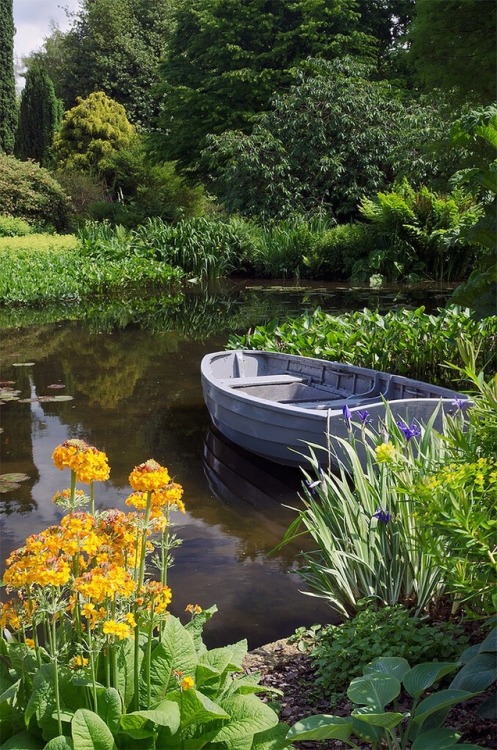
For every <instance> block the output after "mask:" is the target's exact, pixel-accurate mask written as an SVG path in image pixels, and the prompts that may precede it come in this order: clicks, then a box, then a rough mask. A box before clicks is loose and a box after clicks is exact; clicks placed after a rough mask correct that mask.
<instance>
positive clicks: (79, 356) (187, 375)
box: [0, 284, 448, 648]
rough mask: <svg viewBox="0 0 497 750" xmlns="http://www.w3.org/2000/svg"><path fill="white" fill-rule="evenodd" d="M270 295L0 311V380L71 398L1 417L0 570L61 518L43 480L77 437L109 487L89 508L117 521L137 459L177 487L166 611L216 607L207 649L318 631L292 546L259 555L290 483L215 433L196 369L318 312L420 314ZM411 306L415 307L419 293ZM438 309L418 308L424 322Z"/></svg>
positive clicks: (289, 516) (292, 489)
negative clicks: (107, 510)
mask: <svg viewBox="0 0 497 750" xmlns="http://www.w3.org/2000/svg"><path fill="white" fill-rule="evenodd" d="M267 287H268V285H266V288H265V287H264V286H261V285H259V284H254V285H252V288H247V285H246V284H244V285H239V286H235V287H230V288H229V289H228V290H224V291H222V292H221V291H219V290H217V291H216V292H211V293H210V294H208V295H202V294H189V295H187V296H186V297H185V298H182V299H181V300H176V302H175V303H174V304H171V303H170V301H168V300H166V299H154V300H140V301H137V300H134V301H132V302H131V301H121V302H120V303H112V304H110V305H106V306H101V305H100V306H98V305H97V306H93V307H87V308H85V309H84V310H82V309H77V308H71V309H68V311H66V312H64V311H62V312H61V310H60V309H59V311H54V310H44V311H39V312H37V313H36V314H35V315H34V316H33V315H32V316H31V318H29V317H28V316H27V315H26V314H25V313H19V312H14V311H5V310H4V311H2V313H1V314H0V336H1V339H0V362H1V370H0V380H2V381H14V382H15V386H14V387H15V388H17V389H19V390H20V391H21V399H30V398H31V399H36V398H37V397H40V396H46V395H60V394H65V395H69V396H72V397H73V399H72V400H68V401H60V402H59V401H56V402H43V401H38V400H31V401H27V402H25V403H21V402H19V401H12V402H7V403H5V404H3V405H2V406H1V409H0V416H1V419H2V432H1V434H0V457H1V464H0V473H2V474H3V473H7V472H24V473H26V474H28V475H29V481H26V482H24V483H22V484H21V486H20V487H19V488H18V489H16V490H13V491H11V492H7V493H4V494H0V534H1V536H0V539H1V555H0V558H1V560H0V565H3V561H4V559H5V558H6V557H7V556H8V554H9V553H10V551H11V550H12V549H15V548H16V547H18V546H20V545H22V543H23V541H24V539H25V537H26V536H28V535H29V534H32V533H35V532H38V531H41V530H42V529H44V528H46V527H47V526H48V525H50V524H52V523H54V522H56V521H57V520H58V518H60V512H59V511H58V510H57V509H56V508H55V507H54V506H53V505H52V502H51V498H52V497H53V495H54V493H55V491H56V490H58V489H63V488H65V487H66V486H67V485H68V481H69V477H68V472H60V471H58V470H57V469H56V468H54V466H53V464H52V460H51V455H52V452H53V449H54V448H55V446H56V445H58V444H59V443H61V442H63V441H64V440H66V439H68V438H72V437H79V438H83V439H85V440H87V441H88V442H89V443H90V444H92V445H95V446H97V447H98V448H99V449H100V450H103V451H105V452H106V453H107V455H108V458H109V463H110V466H111V477H110V480H109V481H108V482H106V483H104V484H101V485H98V486H97V491H96V496H97V506H99V507H101V508H104V507H118V508H120V509H122V510H126V506H125V505H124V500H125V498H126V497H127V495H128V494H129V492H130V488H129V486H128V476H129V473H130V471H131V470H132V468H133V467H134V466H135V465H136V464H138V463H141V462H142V461H145V460H147V459H148V458H155V459H156V460H157V461H159V462H160V463H161V464H163V465H165V466H167V467H168V469H169V471H170V473H171V474H172V475H173V476H174V477H175V479H176V481H178V482H179V483H180V484H182V485H183V487H184V490H185V494H184V500H185V504H186V508H187V513H186V515H184V516H183V515H180V514H178V516H177V518H176V519H175V521H176V527H175V531H176V532H177V534H178V536H179V537H180V538H181V539H182V540H183V545H182V546H181V547H180V548H179V549H178V550H177V551H176V554H175V566H174V567H173V569H172V571H171V574H170V584H171V587H172V589H173V606H172V611H173V613H174V614H177V615H180V616H181V614H182V612H183V611H184V608H185V606H186V605H187V604H188V603H198V604H200V605H201V606H203V607H209V606H211V605H212V604H217V606H218V608H219V612H218V614H217V615H216V616H215V617H214V618H213V620H212V621H211V623H209V625H208V629H207V632H206V640H207V641H208V643H209V645H211V646H214V645H222V644H225V643H228V642H231V641H233V640H237V639H240V638H242V637H247V638H248V641H249V646H250V647H251V648H253V647H256V646H257V645H260V644H262V643H266V642H269V641H272V640H275V639H277V638H280V637H284V636H287V635H289V634H291V633H292V632H293V631H294V630H295V628H296V627H298V626H300V625H310V624H312V623H314V622H328V621H330V619H331V611H330V610H329V608H328V607H327V606H326V605H325V604H324V603H323V602H321V601H320V600H317V599H315V598H312V597H309V596H305V595H304V594H302V593H300V591H299V589H303V583H302V580H301V579H300V577H299V576H298V574H297V573H296V569H297V562H298V553H299V550H300V548H301V544H300V543H299V546H297V545H292V546H287V547H286V548H284V549H283V550H282V551H280V552H278V553H277V554H272V555H269V553H270V551H271V550H272V549H273V548H274V547H275V545H277V544H278V543H279V542H280V540H281V538H282V536H283V533H284V531H285V529H286V528H287V526H288V524H289V523H290V522H291V521H292V520H293V519H294V517H295V511H293V510H290V509H288V508H287V507H285V506H286V505H290V506H293V507H297V506H298V492H299V489H300V484H301V475H300V473H299V472H298V471H297V470H289V469H287V468H283V467H279V466H276V465H273V464H270V463H267V462H264V461H261V460H255V458H254V457H251V456H250V455H248V454H245V453H243V452H241V451H239V450H237V449H236V448H234V447H233V446H230V445H228V444H226V443H225V442H223V441H222V440H221V439H220V438H219V437H218V436H216V435H215V434H214V433H213V432H212V430H211V429H210V425H209V417H208V414H207V411H206V409H205V406H204V403H203V400H202V393H201V388H200V378H199V366H200V360H201V358H202V356H203V355H204V354H206V353H207V352H209V351H214V350H218V349H222V348H224V347H225V344H226V342H227V340H228V337H229V334H230V333H234V332H240V333H244V332H245V331H246V330H247V329H248V328H249V327H250V326H253V325H256V324H257V323H261V324H263V323H265V322H267V321H268V320H270V319H271V318H274V317H284V316H288V315H295V314H298V313H300V312H303V311H304V310H305V309H311V308H312V307H315V306H317V305H320V306H321V307H322V308H323V309H329V310H330V311H333V312H337V311H340V310H346V309H360V308H362V307H365V306H369V307H379V308H380V309H382V308H383V311H384V310H385V309H388V308H389V307H392V306H394V305H398V304H400V305H407V304H409V305H412V304H415V305H418V304H421V302H422V301H423V300H421V301H420V299H416V297H415V296H414V297H413V295H412V293H411V294H410V295H407V296H406V294H405V293H404V292H402V293H400V296H399V293H396V292H395V291H393V290H387V291H386V292H383V293H382V294H380V295H379V294H378V293H372V292H371V291H370V290H363V291H362V292H361V291H359V290H356V291H354V292H353V291H352V290H350V289H347V288H345V287H337V286H333V285H328V286H327V287H317V285H315V286H313V287H311V286H309V287H306V288H305V289H300V290H294V289H292V288H289V287H288V286H287V287H286V288H284V287H283V288H279V289H274V288H273V289H268V288H267ZM419 294H420V295H423V297H424V299H426V292H425V291H423V290H420V292H419ZM447 295H448V291H445V290H439V291H438V292H435V293H431V294H430V300H431V307H436V306H441V305H443V304H444V302H445V301H446V299H447ZM47 321H48V322H47ZM26 363H32V364H26ZM52 386H59V387H58V388H53V387H52ZM60 386H63V388H61V387H60ZM0 572H3V568H0Z"/></svg>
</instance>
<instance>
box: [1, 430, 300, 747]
mask: <svg viewBox="0 0 497 750" xmlns="http://www.w3.org/2000/svg"><path fill="white" fill-rule="evenodd" d="M53 460H54V463H55V465H56V466H57V468H59V469H64V468H70V469H71V486H70V488H69V489H67V490H62V491H60V492H58V493H57V494H56V496H55V498H54V501H55V502H56V503H57V504H58V505H60V506H61V507H62V508H65V509H66V510H68V511H69V512H68V513H67V514H66V515H64V516H63V517H62V519H61V521H60V523H59V524H57V525H55V526H51V527H49V528H48V529H46V530H45V531H43V532H41V533H39V534H34V535H32V536H30V537H28V538H27V539H26V544H25V546H24V547H21V548H20V549H18V550H15V551H14V552H13V553H12V554H11V556H10V557H9V559H8V560H7V565H6V571H5V575H4V580H3V583H4V585H5V586H6V589H7V592H8V593H9V594H12V598H11V599H10V600H8V601H7V602H5V603H4V604H3V605H2V607H1V610H0V626H1V627H2V630H3V633H4V636H3V637H1V638H0V656H1V659H0V736H1V738H2V744H1V745H0V748H1V750H38V749H40V750H41V749H42V748H44V749H45V750H89V749H90V748H93V749H94V750H119V749H122V750H129V748H130V747H133V748H137V750H138V748H144V750H145V749H146V750H152V749H153V748H161V750H162V749H164V750H165V749H166V748H171V750H178V748H190V749H191V750H196V749H197V748H198V749H199V750H200V748H203V747H206V746H209V747H211V746H215V747H216V748H219V750H223V749H224V750H229V749H230V748H231V749H232V750H239V749H240V748H247V750H248V749H249V748H254V750H255V748H258V749H259V750H263V748H264V747H268V745H266V744H265V743H266V742H273V741H274V742H276V741H277V742H279V743H280V746H281V743H282V736H283V735H284V734H285V732H286V728H285V727H280V726H279V725H278V717H277V715H276V713H275V712H274V711H273V710H272V708H270V707H269V706H268V705H267V704H265V703H263V702H262V701H261V700H260V699H259V698H258V697H257V695H256V694H257V693H258V692H261V690H262V688H261V687H260V686H259V684H258V680H259V675H258V674H250V675H248V674H245V673H244V671H243V660H244V657H245V655H246V652H247V644H246V642H245V641H241V642H239V643H236V644H233V645H230V646H226V647H224V648H217V649H212V650H208V649H207V648H206V647H205V645H204V643H203V641H202V628H203V625H204V623H205V622H206V621H207V620H208V619H209V618H210V617H211V615H212V614H213V612H214V611H215V607H214V608H211V609H210V610H206V611H203V610H202V608H201V607H200V606H199V605H193V604H192V605H188V606H187V608H186V609H187V611H189V612H190V613H191V617H192V619H191V620H190V622H188V623H187V624H186V625H183V624H182V623H181V622H180V620H179V619H178V618H176V617H173V616H172V615H171V614H169V613H168V605H169V603H170V601H171V596H172V594H171V590H170V588H169V586H168V583H167V576H168V569H169V567H170V565H171V561H172V554H173V550H174V548H175V547H176V546H177V545H178V543H179V540H178V539H176V537H175V535H174V533H173V531H172V528H171V525H172V520H171V514H172V511H178V510H179V511H183V512H184V510H185V509H184V504H183V501H182V500H181V497H182V492H183V490H182V487H181V486H180V485H178V484H177V483H175V482H173V481H172V480H171V478H170V476H169V473H168V471H167V469H166V468H165V467H162V466H160V464H158V463H157V462H156V461H154V460H152V459H150V460H149V461H146V462H145V463H143V464H140V465H139V466H137V467H135V469H134V470H133V471H132V472H131V474H130V477H129V482H130V485H131V487H132V489H133V492H132V494H131V495H130V496H129V497H128V499H127V501H126V504H127V505H131V506H132V507H133V508H134V509H135V510H133V511H132V512H130V513H128V514H126V513H123V512H121V511H119V510H117V509H110V510H106V511H103V512H96V510H95V497H94V482H95V481H105V480H106V479H107V478H108V476H109V466H108V464H107V457H106V455H105V453H103V452H101V451H98V450H97V449H96V448H94V447H93V446H89V445H88V444H87V443H85V442H84V441H82V440H78V439H72V440H68V441H66V442H65V443H63V444H61V445H60V446H57V448H56V449H55V451H54V454H53ZM77 482H82V483H83V484H87V485H89V494H88V495H86V494H85V493H84V492H83V491H82V490H80V489H76V485H77ZM85 504H89V506H90V508H89V512H84V511H83V510H81V509H80V506H83V505H85ZM152 566H153V567H155V568H156V571H155V575H154V574H153V573H152V571H151V570H150V568H151V567H152ZM271 747H275V745H274V744H273V745H271Z"/></svg>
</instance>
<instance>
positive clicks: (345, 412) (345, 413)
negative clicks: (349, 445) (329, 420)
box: [342, 404, 352, 430]
mask: <svg viewBox="0 0 497 750" xmlns="http://www.w3.org/2000/svg"><path fill="white" fill-rule="evenodd" d="M342 414H343V418H344V419H345V423H346V425H347V429H348V430H350V420H351V417H352V412H351V411H350V409H349V407H348V406H347V404H344V405H343V408H342Z"/></svg>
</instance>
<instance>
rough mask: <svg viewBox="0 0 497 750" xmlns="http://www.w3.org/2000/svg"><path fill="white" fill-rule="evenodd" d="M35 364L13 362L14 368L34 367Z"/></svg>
mask: <svg viewBox="0 0 497 750" xmlns="http://www.w3.org/2000/svg"><path fill="white" fill-rule="evenodd" d="M34 364H35V362H13V363H12V367H32V366H33V365H34Z"/></svg>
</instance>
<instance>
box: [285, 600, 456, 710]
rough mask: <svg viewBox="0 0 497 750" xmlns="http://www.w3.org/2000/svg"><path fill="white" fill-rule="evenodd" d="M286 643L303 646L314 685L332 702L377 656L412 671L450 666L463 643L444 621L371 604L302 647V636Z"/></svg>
mask: <svg viewBox="0 0 497 750" xmlns="http://www.w3.org/2000/svg"><path fill="white" fill-rule="evenodd" d="M302 638H303V639H304V640H303V641H302ZM291 640H293V641H294V642H295V641H301V642H303V644H304V647H306V648H307V650H309V651H310V657H311V662H312V665H313V667H314V669H315V672H316V685H317V686H319V688H320V689H321V690H323V691H326V694H327V695H330V696H331V697H332V698H333V697H334V696H337V695H338V694H340V693H343V692H344V690H345V688H346V687H347V685H348V684H349V682H350V680H352V679H353V678H354V677H357V676H358V675H360V674H362V670H363V668H364V667H365V666H366V664H368V663H369V662H370V661H372V660H373V659H375V658H377V657H378V656H400V657H403V658H405V659H409V662H410V663H411V664H412V666H414V665H415V664H420V663H421V662H423V661H451V660H453V659H457V657H458V656H459V654H460V653H461V652H462V651H463V649H464V646H465V644H466V642H467V638H466V637H465V635H464V631H463V629H462V628H461V627H460V626H459V625H457V624H455V623H452V622H450V621H446V622H440V623H433V624H431V623H428V622H426V621H423V620H421V619H420V618H419V617H413V616H412V615H411V614H409V612H408V610H407V609H405V608H404V607H402V606H401V605H396V606H393V607H383V608H381V609H375V608H374V607H373V606H372V605H371V604H369V606H367V604H366V606H365V608H364V609H362V610H361V611H360V612H358V614H357V615H356V616H355V617H354V619H352V620H346V621H345V622H343V623H342V624H341V625H325V626H324V627H322V628H320V629H319V630H314V631H313V633H312V635H311V637H310V638H308V639H307V641H306V640H305V634H304V633H302V631H300V632H299V631H297V632H296V635H295V636H293V637H292V639H291Z"/></svg>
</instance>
